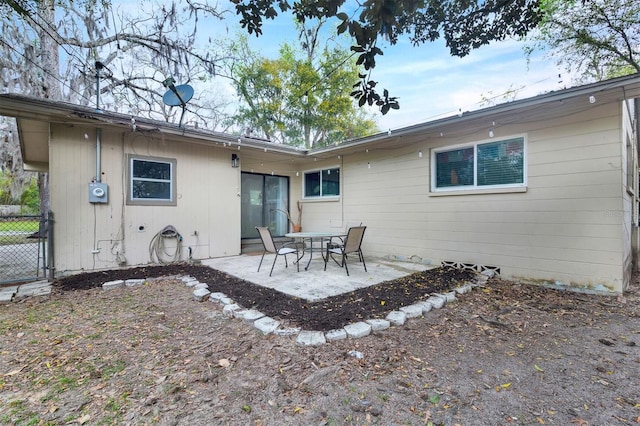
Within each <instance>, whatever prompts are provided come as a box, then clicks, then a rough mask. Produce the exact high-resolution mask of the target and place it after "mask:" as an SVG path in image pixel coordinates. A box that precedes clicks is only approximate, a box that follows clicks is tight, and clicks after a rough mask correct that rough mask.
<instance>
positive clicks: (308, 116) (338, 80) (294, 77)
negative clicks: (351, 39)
mask: <svg viewBox="0 0 640 426" xmlns="http://www.w3.org/2000/svg"><path fill="white" fill-rule="evenodd" d="M317 34H318V31H317V27H314V28H313V29H304V28H302V30H301V41H302V43H301V46H302V48H301V49H296V48H294V47H293V46H292V45H290V44H287V43H285V44H284V45H282V46H281V48H280V55H279V57H278V58H276V59H267V58H264V57H262V56H260V55H259V54H258V53H256V52H254V51H251V50H250V48H249V47H248V43H247V40H246V37H245V36H240V37H239V38H238V40H236V41H235V42H234V43H233V51H234V54H233V57H235V58H238V59H236V60H235V61H234V62H233V63H229V73H230V74H231V78H232V79H233V81H234V85H235V87H236V90H237V92H238V95H239V96H240V99H241V105H240V107H239V110H238V113H237V114H236V115H235V116H234V118H233V124H235V125H236V126H239V127H240V128H241V129H243V130H244V132H245V133H246V134H247V135H255V136H259V137H264V138H267V139H269V140H271V141H273V142H276V143H286V144H290V145H296V146H301V147H304V148H307V149H309V148H317V147H322V146H327V145H330V144H334V143H339V142H341V141H343V140H345V139H349V138H354V137H358V136H364V135H368V134H371V133H373V132H375V131H376V130H377V128H376V125H375V122H374V121H373V120H372V118H371V117H370V116H369V115H368V114H367V113H366V111H365V110H363V109H360V108H357V107H356V105H355V104H354V101H353V100H352V99H351V97H350V96H349V93H348V92H349V90H350V87H351V85H352V82H353V81H354V79H357V77H358V71H357V67H356V65H355V60H354V59H353V57H352V55H351V54H350V53H349V52H348V51H346V50H345V49H342V48H339V47H335V48H329V47H327V46H326V45H325V46H324V47H322V48H320V47H319V41H318V40H319V39H318V37H317Z"/></svg>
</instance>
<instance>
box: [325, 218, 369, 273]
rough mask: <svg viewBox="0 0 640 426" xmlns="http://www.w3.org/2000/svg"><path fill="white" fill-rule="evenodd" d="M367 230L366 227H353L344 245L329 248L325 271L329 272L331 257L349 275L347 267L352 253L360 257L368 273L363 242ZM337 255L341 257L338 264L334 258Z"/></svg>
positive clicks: (334, 245)
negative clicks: (328, 264) (348, 257)
mask: <svg viewBox="0 0 640 426" xmlns="http://www.w3.org/2000/svg"><path fill="white" fill-rule="evenodd" d="M366 229H367V227H366V226H352V227H351V228H349V232H347V236H346V238H345V239H344V242H343V244H335V243H334V244H333V246H331V247H329V246H327V255H326V256H325V258H324V270H325V271H326V270H327V262H329V257H331V258H332V259H333V260H334V261H335V262H336V263H338V265H340V266H341V267H344V269H345V270H346V271H347V275H349V267H348V266H347V255H349V254H351V253H356V254H357V255H358V259H359V260H360V262H362V266H364V270H365V271H367V264H366V263H365V261H364V255H363V254H362V240H363V239H364V231H365V230H366ZM334 255H337V256H340V257H341V259H340V260H341V261H340V262H338V261H337V260H336V259H335V258H334V257H333V256H334Z"/></svg>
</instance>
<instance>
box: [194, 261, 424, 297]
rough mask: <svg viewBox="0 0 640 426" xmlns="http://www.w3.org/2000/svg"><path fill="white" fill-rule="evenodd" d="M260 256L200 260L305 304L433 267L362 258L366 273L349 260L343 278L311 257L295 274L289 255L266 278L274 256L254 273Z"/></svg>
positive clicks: (336, 269)
mask: <svg viewBox="0 0 640 426" xmlns="http://www.w3.org/2000/svg"><path fill="white" fill-rule="evenodd" d="M261 255H262V253H251V254H242V255H240V256H231V257H223V258H216V259H206V260H203V261H202V264H203V265H206V266H209V267H211V268H214V269H217V270H220V271H223V272H226V273H228V274H230V275H233V276H235V277H238V278H241V279H243V280H247V281H250V282H252V283H254V284H258V285H261V286H264V287H269V288H273V289H275V290H278V291H280V292H282V293H286V294H289V295H291V296H295V297H300V298H303V299H306V300H309V301H315V300H320V299H325V298H327V297H330V296H335V295H337V294H343V293H348V292H351V291H353V290H356V289H359V288H363V287H369V286H371V285H374V284H378V283H381V282H383V281H388V280H394V279H397V278H401V277H403V276H406V275H410V274H412V273H414V272H418V271H424V270H426V269H431V268H434V267H435V265H426V264H423V263H419V262H412V261H408V260H396V259H381V258H370V257H366V258H365V261H366V264H367V272H365V270H364V268H363V267H362V263H360V262H357V261H355V260H352V261H351V262H349V263H348V266H349V276H347V273H346V271H345V270H344V268H341V267H340V266H338V265H337V264H336V263H335V262H333V261H330V262H329V263H328V264H327V270H326V271H325V270H324V261H323V260H322V258H320V257H318V258H316V257H315V256H314V258H313V260H312V261H311V263H310V265H309V269H308V270H305V269H304V268H305V266H306V265H307V261H308V257H306V256H305V257H304V258H303V259H302V260H301V263H300V272H297V271H296V265H295V264H292V260H293V257H291V256H289V267H288V268H285V263H284V258H282V257H280V258H279V259H278V260H277V261H276V265H275V267H274V269H273V274H272V276H271V277H270V276H269V270H270V269H271V265H272V263H273V256H274V255H272V254H267V255H266V256H265V258H264V261H263V262H262V267H261V268H260V272H257V270H258V265H259V264H260V256H261ZM307 256H308V255H307Z"/></svg>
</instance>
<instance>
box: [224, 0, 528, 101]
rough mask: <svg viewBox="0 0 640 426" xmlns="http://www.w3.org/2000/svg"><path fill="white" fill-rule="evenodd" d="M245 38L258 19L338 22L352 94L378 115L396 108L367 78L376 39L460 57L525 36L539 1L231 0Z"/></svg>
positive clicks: (257, 27) (256, 31)
mask: <svg viewBox="0 0 640 426" xmlns="http://www.w3.org/2000/svg"><path fill="white" fill-rule="evenodd" d="M232 2H233V3H234V4H235V5H236V11H237V13H238V14H239V15H240V16H241V21H240V22H241V25H242V26H243V27H244V28H246V30H247V31H248V32H249V34H256V35H260V34H261V33H262V23H263V19H274V18H275V17H276V16H277V15H278V13H280V12H285V11H291V12H292V13H293V15H294V17H295V18H296V19H297V20H298V21H300V22H303V23H304V22H305V21H306V20H308V19H316V18H337V31H338V33H339V34H340V33H346V34H348V35H349V36H350V37H351V39H352V40H353V46H352V47H351V49H352V50H353V51H354V52H355V53H356V55H357V60H356V63H357V64H358V65H359V66H361V69H364V72H362V73H361V74H360V75H359V77H360V80H359V83H357V84H356V85H355V86H354V90H352V91H351V95H352V96H353V97H355V98H356V99H357V100H358V102H359V104H360V105H365V104H368V105H376V106H377V107H379V108H380V111H381V112H382V113H383V114H386V113H387V112H388V111H389V110H391V109H396V108H398V107H399V104H398V100H397V99H396V98H395V97H393V96H390V95H389V92H388V91H387V90H383V91H382V94H380V93H378V90H377V88H376V86H377V82H376V81H374V80H372V79H371V71H372V70H373V69H374V68H375V66H376V56H378V55H382V54H383V51H382V49H380V47H379V46H378V40H379V39H382V40H386V41H387V42H389V43H390V44H392V45H393V44H395V43H396V42H397V41H398V39H399V37H401V36H407V37H408V38H409V39H410V40H411V42H412V43H414V44H415V45H419V44H423V43H426V42H430V41H434V40H436V39H438V38H441V37H442V38H443V39H444V40H445V41H446V44H447V46H448V47H449V50H450V53H451V54H452V55H455V56H465V55H467V54H468V53H469V52H470V51H471V49H475V48H477V47H480V46H482V45H485V44H488V43H489V42H491V41H494V40H503V39H505V38H506V37H511V36H524V35H525V34H527V32H528V31H529V30H531V29H532V28H534V27H535V26H536V25H537V23H538V22H539V20H540V14H539V4H538V2H539V0H369V1H366V2H347V1H345V0H317V1H302V0H298V1H293V2H290V1H289V0H232Z"/></svg>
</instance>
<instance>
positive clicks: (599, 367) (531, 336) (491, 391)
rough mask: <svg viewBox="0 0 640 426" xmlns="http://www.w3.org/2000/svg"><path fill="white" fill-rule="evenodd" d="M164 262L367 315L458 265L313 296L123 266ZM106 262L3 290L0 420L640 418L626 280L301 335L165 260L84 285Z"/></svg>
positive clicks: (499, 294) (425, 288)
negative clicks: (12, 292)
mask: <svg viewBox="0 0 640 426" xmlns="http://www.w3.org/2000/svg"><path fill="white" fill-rule="evenodd" d="M176 272H177V273H180V274H182V273H185V274H191V275H193V276H195V277H196V278H198V279H199V280H200V281H202V282H207V283H209V284H210V285H211V286H212V287H213V289H214V290H215V291H221V289H223V288H226V289H227V292H228V295H229V296H231V297H233V298H235V299H237V300H241V299H242V300H243V301H244V303H241V304H243V306H246V307H258V308H259V309H261V310H263V311H268V310H269V309H271V311H270V312H269V313H268V315H270V316H273V317H275V318H278V319H281V320H283V321H285V322H289V323H290V324H292V325H300V326H302V327H303V328H305V329H323V328H324V327H333V326H334V325H335V324H338V323H341V322H342V321H344V318H346V317H349V315H354V316H352V317H349V318H356V319H357V318H363V316H364V315H365V314H364V311H363V310H360V308H359V307H360V306H363V305H366V306H367V309H368V310H370V311H372V314H371V317H376V316H384V312H385V311H386V310H391V309H395V307H394V306H393V304H394V303H396V302H394V300H396V301H401V303H405V304H408V302H409V301H410V300H412V299H416V298H420V297H424V296H425V295H426V294H427V293H430V292H433V291H436V289H437V291H445V290H446V289H447V288H450V287H451V285H452V283H453V282H454V281H456V280H464V279H465V278H466V277H465V276H464V275H458V274H457V273H454V272H452V271H445V270H438V271H435V272H433V273H431V274H425V275H420V274H417V275H415V276H412V277H410V278H407V279H404V280H398V281H396V282H389V283H385V284H383V285H381V286H380V287H379V288H376V289H369V290H368V291H365V292H363V293H361V294H348V295H344V296H343V297H340V298H336V299H333V298H332V300H329V301H323V302H321V303H319V304H309V303H306V302H304V301H301V300H299V299H293V298H290V297H287V296H282V295H274V294H271V292H266V293H265V292H263V291H262V290H261V289H260V288H254V287H252V285H251V284H249V283H246V282H244V281H240V280H237V279H234V278H231V277H229V276H226V275H225V274H222V273H220V272H217V271H207V270H205V269H202V268H201V267H197V266H189V265H180V266H172V267H154V268H140V269H136V270H130V271H127V273H128V275H127V278H134V277H135V276H136V275H135V274H140V275H139V276H140V277H150V276H168V275H171V274H173V273H176ZM116 275H117V274H116ZM113 278H114V273H113V272H111V273H109V274H85V275H84V276H77V277H74V278H73V279H69V280H65V281H61V282H58V283H56V287H55V291H54V293H53V294H52V295H51V296H49V297H44V298H43V297H40V298H29V299H24V300H22V301H19V302H16V303H11V304H8V305H2V306H0V424H21V425H39V424H43V425H62V424H86V425H94V424H132V425H139V424H160V425H200V424H221V425H301V424H304V425H342V424H353V425H367V424H380V425H429V424H432V425H529V424H536V425H537V424H548V425H571V424H576V425H582V426H584V425H631V424H640V290H639V289H640V282H639V281H638V279H636V280H635V281H634V283H633V284H632V286H631V289H630V290H629V291H628V292H626V293H625V294H624V295H623V296H619V297H603V296H594V295H587V294H579V293H571V292H563V291H558V290H551V289H545V288H541V287H535V286H529V285H523V284H519V283H514V282H510V281H504V280H499V279H491V280H489V282H488V283H486V284H485V285H483V286H481V287H477V288H475V289H474V290H473V291H472V292H470V293H467V294H464V295H460V296H458V299H457V300H456V301H454V302H452V303H448V304H447V305H446V306H445V307H444V308H443V309H439V310H433V311H431V312H430V313H428V314H427V315H426V316H425V317H423V318H415V319H410V320H408V321H407V323H406V324H405V325H404V326H401V327H392V328H391V329H388V330H385V331H382V332H378V333H375V334H373V335H370V336H367V337H364V338H360V339H346V340H342V341H336V342H329V343H327V344H325V345H322V346H318V347H305V346H299V345H296V343H295V337H283V336H273V335H267V336H264V335H262V334H261V333H260V332H259V331H257V329H255V328H254V327H253V326H252V325H250V324H247V323H245V322H243V321H241V320H238V319H228V318H225V317H223V315H222V309H221V307H220V306H219V305H217V304H214V303H212V302H195V301H194V300H193V299H192V294H191V290H190V289H189V288H187V287H185V285H184V284H183V283H181V282H179V281H178V280H175V279H172V278H170V277H167V278H164V279H160V280H152V281H149V282H148V283H146V284H144V285H140V286H137V287H131V288H122V289H116V290H112V291H103V290H102V289H100V288H97V287H96V285H98V284H97V283H98V282H100V283H102V282H104V281H108V280H109V279H113ZM214 282H215V283H216V284H214ZM243 289H245V290H244V291H243ZM243 298H244V299H243ZM383 302H384V303H383ZM269 306H271V307H269ZM334 311H337V313H335V314H332V315H328V314H327V313H328V312H329V313H330V312H334ZM352 311H355V314H354V313H353V312H352ZM314 321H316V322H315V323H314ZM310 325H315V326H317V327H318V328H314V327H311V326H310Z"/></svg>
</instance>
